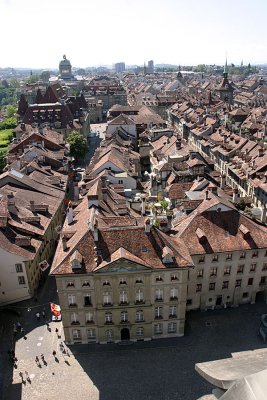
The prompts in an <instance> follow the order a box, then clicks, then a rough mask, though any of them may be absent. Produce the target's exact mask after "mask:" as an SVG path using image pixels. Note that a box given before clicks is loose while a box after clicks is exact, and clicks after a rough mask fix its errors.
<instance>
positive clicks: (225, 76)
mask: <svg viewBox="0 0 267 400" xmlns="http://www.w3.org/2000/svg"><path fill="white" fill-rule="evenodd" d="M223 76H224V78H227V77H228V65H227V57H226V60H225V66H224V70H223Z"/></svg>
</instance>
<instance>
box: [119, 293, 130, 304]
mask: <svg viewBox="0 0 267 400" xmlns="http://www.w3.org/2000/svg"><path fill="white" fill-rule="evenodd" d="M127 303H128V296H127V293H126V292H125V290H123V291H122V292H121V293H120V304H127Z"/></svg>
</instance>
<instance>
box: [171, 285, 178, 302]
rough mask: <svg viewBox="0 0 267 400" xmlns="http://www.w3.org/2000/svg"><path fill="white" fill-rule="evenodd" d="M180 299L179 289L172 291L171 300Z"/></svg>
mask: <svg viewBox="0 0 267 400" xmlns="http://www.w3.org/2000/svg"><path fill="white" fill-rule="evenodd" d="M177 299H178V289H176V288H173V289H171V291H170V300H177Z"/></svg>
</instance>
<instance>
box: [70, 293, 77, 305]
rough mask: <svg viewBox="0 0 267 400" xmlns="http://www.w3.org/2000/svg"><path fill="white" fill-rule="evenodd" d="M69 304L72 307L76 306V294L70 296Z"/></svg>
mask: <svg viewBox="0 0 267 400" xmlns="http://www.w3.org/2000/svg"><path fill="white" fill-rule="evenodd" d="M68 302H69V306H70V307H74V306H76V296H75V295H74V294H69V295H68Z"/></svg>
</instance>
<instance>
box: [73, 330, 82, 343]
mask: <svg viewBox="0 0 267 400" xmlns="http://www.w3.org/2000/svg"><path fill="white" fill-rule="evenodd" d="M72 337H73V340H80V339H81V331H80V329H73V330H72Z"/></svg>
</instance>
